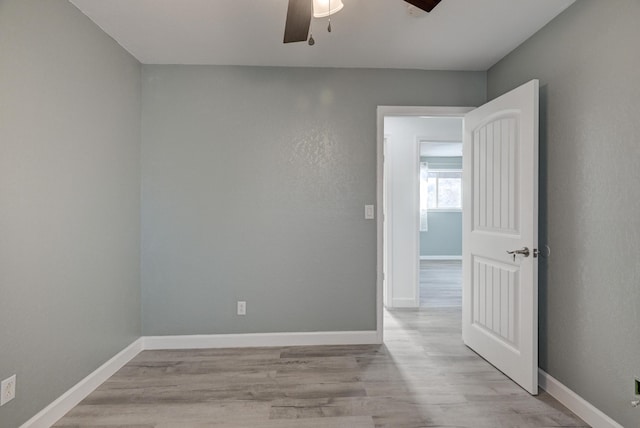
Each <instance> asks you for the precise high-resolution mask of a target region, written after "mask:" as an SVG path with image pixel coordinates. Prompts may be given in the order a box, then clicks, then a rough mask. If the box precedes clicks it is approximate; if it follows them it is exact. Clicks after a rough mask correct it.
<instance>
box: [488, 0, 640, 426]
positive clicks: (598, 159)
mask: <svg viewBox="0 0 640 428" xmlns="http://www.w3.org/2000/svg"><path fill="white" fill-rule="evenodd" d="M638 22H640V2H638V1H637V0H614V1H601V0H580V1H577V2H576V3H575V4H574V5H573V6H571V7H570V8H569V9H567V11H565V12H564V13H563V14H562V15H560V16H559V17H558V18H557V19H555V20H554V21H552V22H551V23H550V24H549V25H547V27H545V28H544V29H543V30H542V31H541V32H539V33H538V34H536V35H535V36H534V37H533V38H531V39H530V40H528V41H527V42H525V43H524V44H523V45H522V46H521V47H520V48H518V49H517V50H516V51H514V52H513V53H512V54H510V55H509V56H508V57H506V58H505V59H503V60H502V61H501V62H499V63H498V64H497V65H496V66H494V67H493V68H491V69H490V71H489V74H488V92H489V95H490V97H495V96H497V95H500V94H501V93H503V92H505V91H507V90H509V89H511V88H513V87H515V86H517V85H519V84H521V83H523V82H525V81H527V80H529V79H531V78H539V79H540V83H541V103H540V104H541V141H540V144H541V150H540V153H541V159H540V165H541V178H540V190H541V193H540V200H541V207H540V226H541V228H540V231H541V236H540V243H541V245H542V244H544V243H547V244H548V245H549V246H550V247H551V257H550V258H549V259H548V260H543V263H541V264H540V287H541V288H540V329H541V330H540V333H541V334H540V365H541V367H542V368H543V369H544V370H546V371H547V372H548V373H550V374H551V375H552V376H554V377H556V378H557V379H559V380H560V381H561V382H562V383H564V384H565V385H567V386H568V387H569V388H571V389H573V390H574V391H575V392H577V393H578V394H579V395H581V396H582V397H584V398H585V399H587V400H588V401H589V402H591V403H592V404H594V405H595V406H596V407H598V408H599V409H601V410H602V411H604V412H605V413H607V414H608V415H610V416H611V417H613V418H614V419H615V420H616V421H618V422H619V423H620V424H622V425H624V426H626V427H632V426H634V427H635V426H638V421H639V420H640V410H638V409H632V408H631V406H630V405H629V401H630V400H631V398H632V397H633V389H632V388H633V378H634V376H640V340H639V337H640V336H639V333H638V328H639V326H640V311H639V310H638V308H640V285H639V284H640V263H638V255H639V254H640V215H638V213H640V186H638V183H640V168H639V167H638V166H639V165H640V145H639V143H640V121H639V120H638V117H640V84H638V70H639V69H640V55H638V40H640V25H638Z"/></svg>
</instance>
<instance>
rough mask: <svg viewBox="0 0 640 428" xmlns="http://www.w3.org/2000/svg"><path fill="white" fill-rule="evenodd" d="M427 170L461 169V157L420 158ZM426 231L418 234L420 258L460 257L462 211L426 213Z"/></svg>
mask: <svg viewBox="0 0 640 428" xmlns="http://www.w3.org/2000/svg"><path fill="white" fill-rule="evenodd" d="M420 161H421V162H428V163H429V168H435V169H462V158H461V157H422V158H420ZM427 224H428V230H427V231H426V232H422V231H421V232H420V255H421V256H462V211H460V212H456V211H429V212H427Z"/></svg>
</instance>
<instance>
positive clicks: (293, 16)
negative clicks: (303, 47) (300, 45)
mask: <svg viewBox="0 0 640 428" xmlns="http://www.w3.org/2000/svg"><path fill="white" fill-rule="evenodd" d="M312 1H313V0H289V7H288V9H287V23H286V24H285V27H284V42H285V43H292V42H304V41H306V40H307V38H308V37H309V27H310V26H311V15H312V14H313V3H312Z"/></svg>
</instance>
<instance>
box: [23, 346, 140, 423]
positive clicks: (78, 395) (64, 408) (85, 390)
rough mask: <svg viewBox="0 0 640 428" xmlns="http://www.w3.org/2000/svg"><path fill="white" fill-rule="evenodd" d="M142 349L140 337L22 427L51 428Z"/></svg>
mask: <svg viewBox="0 0 640 428" xmlns="http://www.w3.org/2000/svg"><path fill="white" fill-rule="evenodd" d="M142 349H143V341H142V339H141V338H140V339H137V340H136V341H135V342H133V343H132V344H131V345H129V346H127V347H126V348H124V349H123V350H122V351H120V352H119V353H118V354H116V355H115V356H114V357H113V358H111V359H110V360H109V361H107V362H106V363H104V364H103V365H101V366H100V367H98V368H97V369H96V370H94V371H93V372H92V373H91V374H89V375H88V376H87V377H85V378H84V379H82V380H81V381H80V382H78V383H77V384H75V385H74V386H72V387H71V389H69V390H68V391H67V392H65V393H64V394H62V395H61V396H60V397H58V398H57V399H56V400H55V401H54V402H53V403H51V404H49V405H48V406H47V407H45V408H44V409H42V410H41V411H40V412H38V413H37V414H36V415H35V416H34V417H32V418H31V419H29V420H28V421H27V422H25V423H24V424H22V426H21V428H41V427H42V428H49V427H50V426H51V425H53V424H55V423H56V422H57V421H58V420H60V418H62V417H63V416H64V415H65V414H67V412H69V410H71V409H73V408H74V407H75V406H76V405H77V404H78V403H80V402H81V401H82V400H84V399H85V398H86V397H87V396H88V395H89V394H91V393H92V392H93V391H94V390H95V389H96V388H97V387H99V386H100V385H102V384H103V383H104V382H105V381H106V380H107V379H109V378H110V377H111V376H113V375H114V374H115V372H117V371H118V370H120V369H121V368H122V367H123V366H124V365H125V364H127V363H128V362H129V361H131V360H132V359H133V358H134V357H135V356H136V355H138V354H139V353H140V351H142Z"/></svg>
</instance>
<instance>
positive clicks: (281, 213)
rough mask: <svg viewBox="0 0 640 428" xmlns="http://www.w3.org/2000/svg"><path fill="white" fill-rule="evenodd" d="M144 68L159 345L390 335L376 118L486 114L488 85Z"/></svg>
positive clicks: (148, 330) (149, 229) (385, 74)
mask: <svg viewBox="0 0 640 428" xmlns="http://www.w3.org/2000/svg"><path fill="white" fill-rule="evenodd" d="M143 70H144V72H143V75H144V78H143V106H144V107H143V139H142V141H143V142H142V153H143V156H142V157H143V168H142V189H143V192H142V193H143V198H142V201H143V203H142V210H143V214H142V218H143V225H144V226H143V280H142V291H143V332H144V334H145V335H165V334H197V333H238V332H284V331H340V330H374V329H375V328H376V319H375V317H376V305H375V300H376V222H375V221H371V220H369V221H367V220H364V205H365V204H373V203H375V200H376V186H375V183H376V106H378V105H443V106H460V105H463V106H466V105H478V104H481V103H482V102H484V100H485V89H486V81H485V74H484V73H481V72H423V71H391V70H362V69H360V70H350V69H296V68H288V69H287V68H259V67H216V66H144V68H143ZM236 300H246V301H247V315H246V316H245V317H238V316H236V315H235V302H236Z"/></svg>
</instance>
